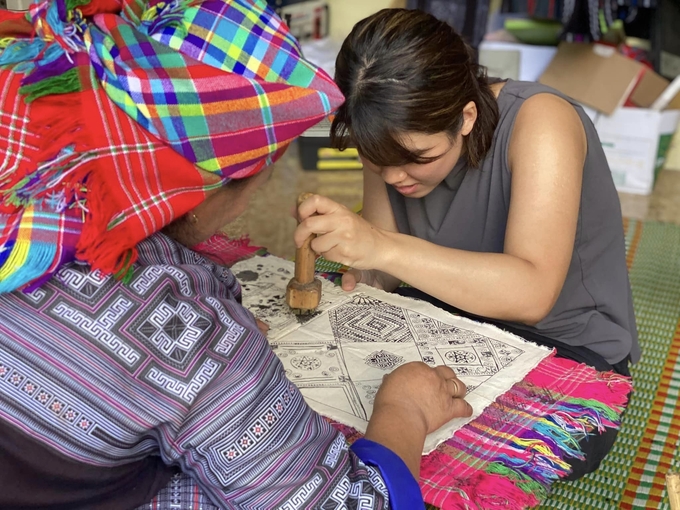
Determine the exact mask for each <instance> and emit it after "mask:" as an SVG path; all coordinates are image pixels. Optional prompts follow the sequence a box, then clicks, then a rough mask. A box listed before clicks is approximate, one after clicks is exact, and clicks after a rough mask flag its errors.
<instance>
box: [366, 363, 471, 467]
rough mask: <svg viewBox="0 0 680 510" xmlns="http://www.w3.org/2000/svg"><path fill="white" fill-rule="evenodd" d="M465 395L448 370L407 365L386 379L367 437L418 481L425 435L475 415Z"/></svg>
mask: <svg viewBox="0 0 680 510" xmlns="http://www.w3.org/2000/svg"><path fill="white" fill-rule="evenodd" d="M465 393H466V388H465V384H463V382H462V381H461V380H460V379H458V378H457V377H456V374H455V373H454V371H453V370H451V369H450V368H449V367H446V366H439V367H436V368H431V367H429V366H428V365H426V364H425V363H422V362H411V363H406V364H405V365H402V366H400V367H399V368H397V369H396V370H395V371H394V372H392V373H391V374H389V375H386V376H385V377H384V378H383V383H382V385H381V386H380V389H379V390H378V393H377V395H376V397H375V403H374V405H373V414H372V415H371V419H370V421H369V423H368V427H367V429H366V435H365V437H366V439H370V440H371V441H375V442H376V443H380V444H382V445H383V446H386V447H387V448H389V449H390V450H392V451H393V452H394V453H396V454H397V455H399V457H401V459H402V460H403V461H404V462H405V463H406V465H407V466H408V468H409V469H410V471H411V473H413V476H414V477H416V479H418V476H419V473H420V459H421V456H422V453H423V445H424V443H425V436H426V435H427V434H429V433H430V432H434V431H435V430H437V429H438V428H440V427H441V426H443V425H444V424H446V423H447V422H448V421H450V420H452V419H454V418H462V417H467V416H471V415H472V407H471V406H470V404H468V403H467V402H466V401H465V400H464V397H465Z"/></svg>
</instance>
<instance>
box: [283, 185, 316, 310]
mask: <svg viewBox="0 0 680 510" xmlns="http://www.w3.org/2000/svg"><path fill="white" fill-rule="evenodd" d="M310 196H312V194H311V193H303V194H302V195H300V196H299V197H298V201H297V205H298V207H300V204H301V203H302V202H304V201H305V200H307V199H308V198H309V197H310ZM315 237H316V235H314V234H312V235H310V236H309V237H308V238H307V239H306V240H305V242H304V243H303V244H302V246H300V247H299V248H298V249H297V250H296V252H295V276H294V277H293V278H292V279H291V280H290V282H289V283H288V287H286V303H288V306H290V308H291V309H292V311H293V313H295V314H296V315H307V314H310V313H313V312H314V310H316V308H317V307H318V306H319V302H320V301H321V281H320V280H317V279H316V277H315V276H314V266H315V262H316V253H314V251H313V250H312V246H311V244H312V241H313V240H314V238H315Z"/></svg>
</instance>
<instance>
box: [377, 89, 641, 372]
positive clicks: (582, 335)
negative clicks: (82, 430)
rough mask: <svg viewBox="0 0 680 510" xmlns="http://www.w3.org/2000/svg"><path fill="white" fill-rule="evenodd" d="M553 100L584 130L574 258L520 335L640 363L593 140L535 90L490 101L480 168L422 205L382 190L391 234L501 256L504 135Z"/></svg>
mask: <svg viewBox="0 0 680 510" xmlns="http://www.w3.org/2000/svg"><path fill="white" fill-rule="evenodd" d="M546 92H547V93H551V94H556V95H558V96H560V97H562V98H564V99H566V100H567V101H569V102H570V103H572V104H573V105H574V107H575V108H576V111H577V112H578V114H579V116H580V117H581V120H582V121H583V126H584V128H585V132H586V136H587V141H588V152H587V156H586V160H585V165H584V168H583V187H582V191H581V205H580V211H579V219H578V227H577V232H576V240H575V244H574V252H573V255H572V258H571V264H570V266H569V271H568V273H567V278H566V281H565V282H564V287H563V289H562V293H561V294H560V296H559V298H558V300H557V303H556V304H555V306H554V307H553V309H552V311H551V312H550V313H549V314H548V316H547V317H546V318H545V319H543V320H542V321H541V322H540V323H538V324H537V325H536V326H527V325H524V324H515V323H508V324H511V325H512V326H515V327H517V328H520V329H525V330H529V331H533V332H535V333H538V334H539V335H543V336H546V337H548V338H552V339H554V340H558V341H560V342H562V343H565V344H568V345H571V346H584V347H587V348H589V349H591V350H592V351H594V352H596V353H598V354H600V355H601V356H602V357H603V358H605V359H606V360H607V361H608V362H609V363H611V364H614V363H618V362H619V361H621V360H623V359H624V358H625V357H626V356H628V355H629V354H630V356H631V359H632V361H633V362H637V361H638V360H639V358H640V347H639V345H638V339H637V329H636V326H635V316H634V313H633V303H632V297H631V291H630V284H629V281H628V270H627V267H626V258H625V241H624V234H623V221H622V217H621V206H620V203H619V198H618V195H617V192H616V189H615V188H614V182H613V180H612V176H611V172H610V170H609V166H608V164H607V160H606V158H605V155H604V152H603V150H602V146H601V144H600V139H599V137H598V135H597V132H596V130H595V127H594V126H593V124H592V122H591V121H590V119H589V118H588V116H587V115H586V114H585V112H584V111H583V109H582V108H581V107H580V106H579V105H578V104H577V103H575V102H574V101H573V100H571V99H569V98H568V97H565V96H563V95H562V94H560V93H559V92H557V91H555V90H553V89H551V88H549V87H546V86H544V85H540V84H537V83H526V82H517V81H508V82H507V83H506V84H505V86H504V87H503V89H502V91H501V92H500V95H499V97H498V107H499V110H500V121H499V124H498V127H497V128H496V132H495V135H494V139H493V144H492V146H491V150H490V151H489V153H488V155H487V156H486V158H485V159H484V161H483V163H482V165H481V166H480V168H476V169H475V168H470V169H468V168H467V165H466V162H465V161H464V160H463V159H464V158H461V161H459V162H458V163H457V164H456V166H455V167H454V168H453V170H452V171H451V173H450V174H449V175H448V176H447V177H446V179H445V180H444V181H443V182H442V183H441V184H440V185H439V186H438V187H437V188H435V189H434V190H433V191H432V192H431V193H429V194H428V195H427V196H425V197H423V198H406V197H404V196H403V195H401V194H400V193H398V192H397V191H396V190H395V189H394V188H392V187H391V186H388V187H387V189H388V194H389V197H390V202H391V204H392V209H393V211H394V215H395V218H396V221H397V226H398V228H399V231H400V232H401V233H404V234H409V235H412V236H416V237H419V238H421V239H425V240H427V241H430V242H432V243H435V244H437V245H440V246H447V247H450V248H458V249H461V250H468V251H476V252H487V253H502V252H503V244H504V239H505V228H506V224H507V221H508V208H509V206H510V181H511V179H512V175H511V172H510V170H509V167H508V163H507V151H508V145H509V143H510V135H511V134H512V128H513V125H514V122H515V118H516V117H517V113H518V112H519V109H520V108H521V106H522V104H523V103H524V101H525V100H526V99H527V98H529V97H531V96H533V95H535V94H541V93H546Z"/></svg>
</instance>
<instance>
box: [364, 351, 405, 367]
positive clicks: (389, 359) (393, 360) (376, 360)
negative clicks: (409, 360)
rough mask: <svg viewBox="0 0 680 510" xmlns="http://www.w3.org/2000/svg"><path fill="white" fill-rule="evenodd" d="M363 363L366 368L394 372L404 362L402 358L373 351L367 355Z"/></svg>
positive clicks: (385, 352)
mask: <svg viewBox="0 0 680 510" xmlns="http://www.w3.org/2000/svg"><path fill="white" fill-rule="evenodd" d="M364 361H365V362H366V364H367V365H368V366H371V367H374V368H379V369H381V370H394V369H395V368H397V366H399V365H401V364H402V363H403V362H404V358H403V357H402V356H397V355H396V354H392V353H391V352H387V351H382V350H381V351H375V352H372V353H371V354H369V355H368V356H367V357H366V358H365V359H364Z"/></svg>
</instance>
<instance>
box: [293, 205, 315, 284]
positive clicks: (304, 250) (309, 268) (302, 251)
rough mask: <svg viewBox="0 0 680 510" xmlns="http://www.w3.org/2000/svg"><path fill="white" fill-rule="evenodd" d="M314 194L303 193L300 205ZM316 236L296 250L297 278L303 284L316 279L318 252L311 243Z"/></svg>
mask: <svg viewBox="0 0 680 510" xmlns="http://www.w3.org/2000/svg"><path fill="white" fill-rule="evenodd" d="M312 195H313V193H302V194H301V195H300V196H299V197H298V200H297V205H298V207H300V204H302V202H304V201H305V200H307V199H308V198H309V197H311V196H312ZM315 237H316V235H314V234H312V235H311V236H309V237H308V238H307V239H306V240H305V242H304V243H303V244H302V246H300V247H299V248H298V249H297V250H296V252H295V279H296V280H297V281H298V283H301V284H303V285H304V284H307V283H312V282H313V281H314V269H315V262H316V253H314V250H312V246H311V245H312V241H313V240H314V238H315Z"/></svg>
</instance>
